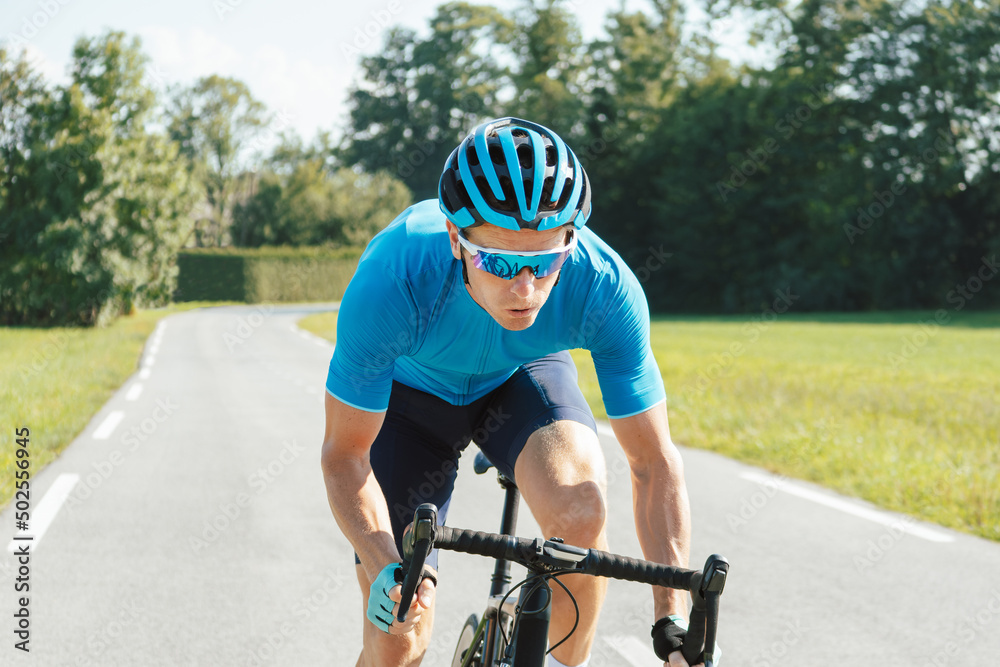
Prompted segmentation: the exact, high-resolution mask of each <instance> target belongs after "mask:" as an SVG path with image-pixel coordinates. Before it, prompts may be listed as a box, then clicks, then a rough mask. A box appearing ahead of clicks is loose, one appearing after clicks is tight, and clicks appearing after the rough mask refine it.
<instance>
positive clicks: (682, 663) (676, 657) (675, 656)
mask: <svg viewBox="0 0 1000 667" xmlns="http://www.w3.org/2000/svg"><path fill="white" fill-rule="evenodd" d="M667 657H668V658H670V660H668V661H667V662H665V663H663V667H705V665H704V664H703V663H700V662H699V663H698V664H697V665H688V661H687V660H685V659H684V655H683V654H682V653H681V652H680V651H674V652H673V653H671V654H670V655H668V656H667Z"/></svg>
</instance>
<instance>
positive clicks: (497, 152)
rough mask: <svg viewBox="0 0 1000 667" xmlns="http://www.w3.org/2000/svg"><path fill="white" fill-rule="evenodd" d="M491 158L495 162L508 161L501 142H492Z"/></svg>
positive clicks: (502, 162)
mask: <svg viewBox="0 0 1000 667" xmlns="http://www.w3.org/2000/svg"><path fill="white" fill-rule="evenodd" d="M490 160H491V161H492V162H493V164H498V165H501V166H502V165H504V164H505V163H506V161H505V160H504V157H503V149H502V148H500V144H490Z"/></svg>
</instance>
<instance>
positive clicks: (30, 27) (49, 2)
mask: <svg viewBox="0 0 1000 667" xmlns="http://www.w3.org/2000/svg"><path fill="white" fill-rule="evenodd" d="M71 1H72V0H39V2H37V3H36V4H37V5H38V11H36V12H34V13H32V14H31V16H30V17H29V16H22V17H21V25H20V29H19V31H18V32H8V33H7V45H8V47H20V48H24V47H26V46H27V45H28V42H30V41H31V40H33V39H34V38H35V37H37V36H38V33H39V32H40V31H41V30H43V29H44V28H45V26H47V25H48V24H49V21H51V20H52V19H54V18H55V17H56V14H58V13H59V11H60V10H61V9H62V8H63V7H65V6H66V5H68V4H69V3H70V2H71ZM12 50H13V49H12Z"/></svg>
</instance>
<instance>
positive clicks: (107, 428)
mask: <svg viewBox="0 0 1000 667" xmlns="http://www.w3.org/2000/svg"><path fill="white" fill-rule="evenodd" d="M124 418H125V413H124V412H122V411H121V410H115V411H114V412H112V413H110V414H109V415H108V416H107V417H105V418H104V421H103V422H101V425H100V426H98V427H97V430H95V431H94V436H93V437H94V440H107V439H108V438H109V437H110V436H111V434H112V433H114V431H115V429H116V428H118V424H120V423H121V421H122V419H124Z"/></svg>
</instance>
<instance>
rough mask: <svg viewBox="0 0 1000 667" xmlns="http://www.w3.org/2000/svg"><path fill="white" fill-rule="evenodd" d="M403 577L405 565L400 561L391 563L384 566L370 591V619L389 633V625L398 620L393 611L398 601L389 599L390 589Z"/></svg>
mask: <svg viewBox="0 0 1000 667" xmlns="http://www.w3.org/2000/svg"><path fill="white" fill-rule="evenodd" d="M402 578H403V567H402V566H401V565H400V564H399V563H390V564H389V565H386V566H385V567H384V568H382V571H381V572H379V575H378V577H376V578H375V581H373V582H372V587H371V590H369V592H368V614H367V616H368V620H369V621H371V622H372V623H374V624H375V627H377V628H378V629H379V630H381V631H382V632H384V633H386V634H388V633H389V626H390V625H392V622H393V621H394V620H396V616H395V614H393V613H392V610H393V608H395V606H396V603H395V602H393V601H392V600H390V599H389V591H391V590H392V588H393V587H394V586H395V585H396V584H399V583H401V580H402Z"/></svg>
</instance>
